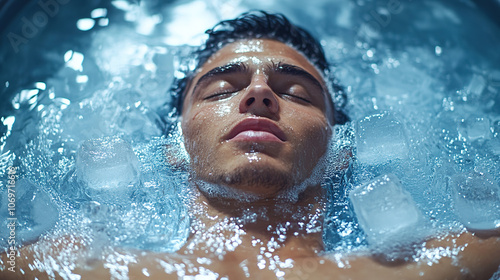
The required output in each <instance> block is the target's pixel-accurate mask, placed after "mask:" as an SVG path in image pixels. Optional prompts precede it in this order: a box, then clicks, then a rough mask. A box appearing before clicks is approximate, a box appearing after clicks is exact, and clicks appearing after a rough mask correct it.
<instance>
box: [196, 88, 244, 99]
mask: <svg viewBox="0 0 500 280" xmlns="http://www.w3.org/2000/svg"><path fill="white" fill-rule="evenodd" d="M235 92H236V91H235V90H226V91H222V92H217V93H213V94H210V95H208V96H206V97H204V98H203V100H221V99H224V98H228V97H231V95H232V94H233V93H235Z"/></svg>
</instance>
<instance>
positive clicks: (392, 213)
mask: <svg viewBox="0 0 500 280" xmlns="http://www.w3.org/2000/svg"><path fill="white" fill-rule="evenodd" d="M349 198H350V200H351V203H352V205H353V207H354V212H355V213H356V216H357V218H358V222H359V225H360V226H361V228H362V229H363V230H364V232H365V234H366V238H367V241H368V242H369V243H370V244H371V245H376V246H379V245H391V244H389V243H392V242H395V241H396V240H398V241H401V240H404V239H405V236H404V235H405V234H407V233H409V232H413V231H415V229H416V227H417V225H418V224H419V222H420V220H421V214H420V211H419V210H418V208H417V206H416V204H415V202H414V201H413V199H412V197H411V195H410V194H409V193H408V192H407V191H405V190H403V188H402V186H401V183H400V181H399V179H398V178H397V177H396V176H394V175H392V174H388V175H383V176H380V177H377V178H375V179H373V180H372V181H370V182H368V183H366V184H363V185H360V186H358V187H356V188H354V189H353V190H351V191H350V193H349Z"/></svg>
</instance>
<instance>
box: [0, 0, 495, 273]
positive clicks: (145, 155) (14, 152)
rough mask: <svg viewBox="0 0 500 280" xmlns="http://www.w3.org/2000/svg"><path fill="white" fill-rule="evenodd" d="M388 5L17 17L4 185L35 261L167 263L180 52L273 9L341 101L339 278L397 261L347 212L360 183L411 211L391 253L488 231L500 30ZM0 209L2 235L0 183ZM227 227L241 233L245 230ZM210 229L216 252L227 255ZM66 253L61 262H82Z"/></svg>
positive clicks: (181, 225) (328, 233)
mask: <svg viewBox="0 0 500 280" xmlns="http://www.w3.org/2000/svg"><path fill="white" fill-rule="evenodd" d="M386 2H387V1H357V2H352V3H345V1H327V0H315V1H312V2H311V3H310V4H308V5H301V4H296V3H295V2H293V3H292V2H290V1H286V0H282V1H275V2H273V3H271V4H269V3H267V2H266V3H264V1H254V2H253V3H252V4H248V3H242V2H240V1H230V0H210V1H180V2H178V3H177V2H173V1H167V2H165V3H160V2H158V1H151V2H140V3H136V2H135V1H125V0H115V1H110V2H105V1H103V2H102V3H99V4H94V2H92V3H86V4H81V3H80V4H81V5H80V4H75V3H68V4H65V5H62V4H61V5H59V6H58V11H57V12H55V10H53V11H54V15H50V17H48V16H47V23H46V24H44V25H43V26H42V25H40V24H39V25H37V22H36V20H35V18H34V17H31V15H33V14H34V13H36V12H39V11H44V10H42V9H41V8H40V7H39V6H27V7H25V8H24V9H23V10H22V11H23V12H24V14H25V15H27V17H26V18H27V19H28V21H30V22H31V25H30V26H28V27H23V24H27V23H25V22H23V21H21V17H22V16H21V15H19V16H18V17H12V18H11V21H12V24H10V25H8V26H7V25H6V26H7V27H5V28H4V30H0V32H2V34H9V32H10V33H11V34H16V35H17V37H15V38H14V37H12V36H13V35H11V36H10V37H6V36H4V37H2V38H8V40H2V41H3V43H2V45H1V46H0V61H2V63H0V95H1V97H2V100H4V102H2V104H1V107H0V109H1V115H0V117H1V119H0V120H1V122H2V124H3V125H0V132H1V133H0V136H1V138H0V149H1V151H0V152H1V155H0V174H1V175H2V178H7V176H8V170H9V168H10V167H16V168H18V171H17V176H18V177H16V188H18V189H17V190H18V197H17V199H18V200H17V201H18V204H17V206H16V207H17V208H18V209H21V208H22V209H23V211H20V210H18V211H17V212H16V215H17V219H18V223H19V227H20V228H23V230H20V231H18V232H17V236H16V238H17V242H18V244H29V243H31V242H34V241H36V240H38V239H40V240H42V241H45V243H44V242H40V245H38V246H39V248H38V249H39V250H37V252H38V253H37V254H38V256H39V258H38V261H37V262H35V263H34V266H35V267H37V268H39V269H40V270H43V271H46V272H47V273H48V274H49V275H55V274H54V273H57V274H59V275H61V277H63V278H65V279H73V278H75V277H77V276H75V275H74V274H72V273H70V272H67V271H68V270H65V268H62V267H57V266H53V265H52V264H53V263H55V260H53V259H51V258H53V257H51V254H50V251H51V250H53V249H51V248H49V247H50V246H48V245H47V243H51V242H53V241H54V240H58V239H60V238H61V237H64V238H68V239H69V242H68V244H73V245H71V246H75V247H78V244H80V243H81V244H82V246H86V247H88V248H89V250H87V251H85V252H82V254H86V253H88V254H89V256H88V259H90V260H92V259H99V258H102V256H105V255H106V256H107V259H106V260H105V261H106V263H107V264H108V265H109V266H110V267H111V271H112V274H113V277H114V278H116V279H127V277H128V276H127V273H128V272H127V264H129V263H133V262H134V256H133V254H127V253H122V252H119V251H117V250H115V248H118V247H127V248H135V249H144V250H153V251H159V252H175V251H177V250H178V249H179V248H181V247H182V246H183V245H184V243H185V242H186V239H187V236H188V234H189V232H190V230H192V229H193V228H195V227H196V226H197V224H196V221H194V222H192V221H191V220H190V219H192V217H191V218H190V216H189V213H188V211H187V205H188V204H189V200H190V199H191V195H192V194H191V193H190V191H189V187H188V186H187V181H188V180H187V177H188V175H187V172H186V170H187V166H188V164H189V158H188V156H187V155H186V152H185V150H184V149H183V142H182V141H183V140H182V137H181V135H182V133H181V132H180V127H179V125H178V123H176V122H175V119H173V118H171V115H170V114H169V113H170V111H171V109H172V108H170V103H169V102H170V101H171V97H170V95H169V93H168V89H169V87H170V85H171V82H172V79H173V78H174V77H177V78H180V76H182V75H183V74H182V71H179V70H183V68H184V70H185V69H188V68H192V67H193V61H191V60H190V58H189V57H187V56H188V54H189V52H190V51H191V50H192V49H193V47H192V45H197V44H198V43H200V42H201V40H202V39H203V36H202V35H200V34H202V33H203V31H204V30H205V29H207V28H209V27H211V26H212V25H213V24H214V23H216V22H217V21H219V20H220V19H227V18H233V17H234V16H236V15H238V14H239V13H241V12H243V11H246V10H248V9H251V8H259V9H269V10H271V11H273V10H279V11H280V12H282V13H284V14H285V15H287V16H289V17H290V19H291V20H292V21H293V22H296V23H297V24H299V25H301V26H304V27H305V28H307V29H309V30H311V31H312V32H313V33H315V34H316V35H317V36H318V37H319V38H320V39H321V43H322V44H323V46H324V48H325V51H326V54H327V57H328V59H329V61H330V62H331V63H332V65H333V66H332V67H331V75H332V77H330V79H331V80H332V81H335V82H338V83H340V84H342V85H343V86H344V87H345V92H346V94H347V96H348V99H347V100H344V99H342V98H341V97H339V96H335V97H334V100H335V101H336V104H337V105H338V106H339V107H343V108H344V109H345V111H346V112H348V114H349V115H350V117H351V119H352V122H351V123H348V124H346V125H343V126H336V127H335V133H334V136H333V137H334V138H333V140H332V141H331V147H330V150H329V153H328V155H327V156H326V158H325V159H324V161H325V165H326V166H324V167H321V168H318V170H319V171H324V173H325V175H324V178H323V179H324V180H323V185H324V187H325V188H326V189H327V191H328V198H329V200H328V203H327V206H326V209H325V211H326V214H325V218H324V219H325V221H324V230H323V241H324V243H325V251H326V252H330V253H331V258H332V259H336V260H337V263H338V264H339V266H344V265H347V266H348V263H345V260H343V259H342V258H340V257H338V256H340V255H342V254H344V253H346V254H347V253H352V252H358V251H363V250H366V249H369V250H379V249H380V248H382V249H381V250H382V251H383V252H385V253H387V254H388V258H393V257H394V256H392V255H391V254H390V250H389V249H387V247H384V246H383V244H382V245H381V244H378V243H376V242H373V240H375V239H376V235H375V234H378V233H374V232H373V229H374V228H375V229H380V227H381V225H380V224H378V225H372V224H370V223H369V222H367V221H366V220H363V219H366V218H363V217H361V216H362V215H361V214H360V212H362V211H363V210H359V209H360V208H359V207H358V206H359V203H358V202H359V201H363V199H372V198H370V197H369V196H366V197H364V196H363V195H365V194H366V195H368V194H369V193H370V192H369V191H366V190H365V191H363V189H362V188H370V187H373V186H374V185H377V184H379V185H380V180H381V179H380V178H390V180H389V181H391V182H397V183H394V184H393V190H396V192H397V193H398V194H401V195H400V197H402V198H401V199H402V200H408V201H409V205H411V206H412V207H414V208H415V209H416V211H417V212H418V217H419V219H418V221H417V220H415V223H417V222H419V223H421V224H419V227H420V228H421V231H419V232H418V233H415V234H406V235H405V236H406V238H401V240H399V239H398V242H399V243H398V244H399V245H404V244H407V243H408V242H410V243H411V242H414V241H415V239H418V238H421V237H422V235H425V236H432V235H435V234H438V233H440V232H446V231H454V232H457V231H461V230H463V228H464V226H465V227H472V228H481V229H491V228H498V227H500V188H499V185H500V175H499V174H500V158H499V157H500V71H499V70H498V69H500V67H499V66H500V54H499V53H498V51H496V50H497V49H498V46H500V36H498V34H500V30H499V27H498V26H496V25H495V24H494V23H492V22H491V21H490V20H489V19H488V18H486V17H485V16H484V15H483V14H482V12H481V11H480V10H478V9H477V8H476V7H474V6H473V5H472V2H469V1H461V2H458V3H447V2H436V1H400V2H398V3H399V5H398V6H397V7H389V6H388V5H387V3H386ZM79 5H80V6H79ZM82 5H83V6H82ZM63 11H64V12H63ZM45 12H46V11H45ZM0 15H1V13H0ZM200 19H203V21H200ZM32 27H34V28H32ZM479 27H481V28H479ZM30 28H31V29H30ZM29 32H31V33H29ZM28 33H29V34H28ZM55 42H61V43H60V44H59V43H57V44H55ZM221 110H227V108H221ZM222 113H224V112H222ZM319 171H318V172H319ZM388 176H389V177H388ZM313 177H314V178H312V179H311V180H317V179H318V177H319V175H318V174H315V176H313ZM2 184H3V185H2V187H3V186H4V185H6V184H7V180H3V181H2ZM382 185H383V184H382ZM297 188H298V189H301V187H300V186H298V187H297ZM360 188H361V189H360ZM378 191H383V190H381V189H379V190H378ZM350 194H351V195H353V196H354V197H356V198H354V199H353V198H352V197H350ZM0 197H1V201H0V211H1V213H0V217H1V218H2V223H3V222H5V221H7V220H6V218H7V216H6V215H7V213H8V212H7V210H6V209H7V208H8V204H6V201H7V200H6V197H7V191H6V188H2V193H1V196H0ZM296 197H297V193H293V194H287V199H290V200H294V199H296ZM381 205H385V206H380V205H377V204H376V203H375V204H374V205H371V207H374V208H375V209H378V208H384V207H385V208H384V209H385V210H388V211H391V209H390V207H389V208H387V207H386V206H387V205H390V202H386V204H383V203H382V204H381ZM42 208H43V209H44V211H46V213H44V214H43V215H40V214H39V213H38V212H39V209H42ZM485 209H486V210H487V211H485ZM35 212H36V213H35ZM417 212H415V213H417ZM252 215H255V213H249V214H248V216H247V217H246V218H248V219H252V217H253V216H252ZM478 220H479V222H478ZM225 222H226V225H225V226H226V228H231V229H232V230H233V231H234V232H236V233H238V234H240V235H243V234H244V232H239V230H240V229H239V228H238V223H240V222H241V221H232V220H228V221H225ZM198 226H199V225H198ZM412 226H413V225H412ZM5 228H6V227H2V230H0V234H1V235H2V238H4V236H7V234H8V233H6V232H4V230H5ZM286 228H287V226H285V225H283V227H282V228H277V229H273V230H277V231H279V230H286ZM311 228H312V229H311V230H314V228H315V227H314V226H311ZM213 231H214V232H215V233H216V232H217V228H214V229H213ZM403 232H405V233H406V231H403ZM215 233H214V240H213V247H212V248H213V249H214V250H216V251H217V250H221V252H222V251H231V248H233V247H234V246H237V245H238V242H239V240H238V238H236V239H234V240H232V241H231V242H229V243H224V242H222V241H221V240H222V239H218V238H217V236H216V234H215ZM278 235H279V234H278ZM236 236H238V235H236ZM382 239H383V238H382ZM5 240H6V239H2V243H0V244H2V246H4V247H5V246H6V243H5V242H4V241H5ZM59 242H64V241H59ZM221 242H222V243H221ZM398 244H396V245H394V244H393V245H394V246H397V245H398ZM261 245H262V244H261ZM267 245H269V244H267ZM259 246H260V245H259ZM262 246H264V245H262ZM264 247H265V246H264ZM271 247H272V246H271ZM271 247H270V248H271ZM71 249H72V248H71V247H68V248H67V249H66V250H67V253H64V252H63V253H60V254H59V255H58V256H59V257H60V258H62V259H64V260H62V261H61V259H60V260H58V262H57V263H68V264H70V266H76V264H77V263H78V256H77V255H74V254H73V253H74V250H71ZM461 249H463V248H460V247H453V248H441V249H435V250H430V249H421V248H420V250H417V251H416V253H415V252H412V253H411V254H412V255H411V256H410V257H411V258H413V259H414V260H417V261H418V260H421V259H426V260H428V261H429V262H431V263H432V262H435V261H436V260H439V259H440V258H443V257H446V256H456V255H457V254H458V252H459V251H460V250H461ZM266 250H267V251H266ZM266 250H264V251H265V252H268V250H269V248H266ZM384 250H385V251H384ZM264 251H263V253H262V256H261V257H262V261H263V263H266V261H267V264H268V265H269V264H271V263H273V264H274V266H275V267H274V269H275V271H276V276H277V277H278V278H279V277H281V276H283V275H282V274H281V273H282V272H281V270H280V266H281V267H282V268H284V267H287V266H293V264H291V263H290V261H288V260H276V259H274V260H269V259H266V258H265V252H264ZM3 265H4V266H5V264H3ZM85 265H88V266H91V265H92V264H91V263H87V264H85ZM163 267H164V268H165V271H168V270H169V269H178V268H172V267H171V266H170V265H168V264H166V263H165V264H164V265H163ZM179 273H180V272H179ZM206 273H207V275H209V274H210V272H206ZM497 274H498V273H497ZM144 275H146V276H147V271H146V272H144ZM178 275H180V274H178ZM213 276H214V275H211V276H210V275H209V277H213Z"/></svg>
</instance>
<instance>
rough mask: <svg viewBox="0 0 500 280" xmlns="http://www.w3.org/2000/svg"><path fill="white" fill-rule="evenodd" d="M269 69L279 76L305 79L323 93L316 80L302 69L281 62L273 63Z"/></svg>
mask: <svg viewBox="0 0 500 280" xmlns="http://www.w3.org/2000/svg"><path fill="white" fill-rule="evenodd" d="M270 68H271V69H272V70H273V71H274V72H275V73H280V74H285V75H292V76H298V77H302V78H306V79H307V80H309V81H310V82H312V83H313V84H315V85H316V86H318V87H319V88H320V89H321V90H323V91H324V88H323V86H322V85H321V83H320V82H319V81H318V79H316V78H315V77H314V76H313V75H311V74H310V73H309V72H307V71H306V70H304V69H302V68H300V67H298V66H295V65H291V64H287V63H281V62H278V63H274V62H273V64H272V66H271V67H270Z"/></svg>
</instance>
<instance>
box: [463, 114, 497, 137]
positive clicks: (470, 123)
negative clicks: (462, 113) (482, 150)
mask: <svg viewBox="0 0 500 280" xmlns="http://www.w3.org/2000/svg"><path fill="white" fill-rule="evenodd" d="M458 131H459V132H460V134H461V136H462V137H466V138H467V139H469V140H470V141H474V140H478V139H490V138H491V130H490V120H489V119H488V117H483V116H471V117H468V118H466V119H462V121H461V122H460V123H459V126H458Z"/></svg>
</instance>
